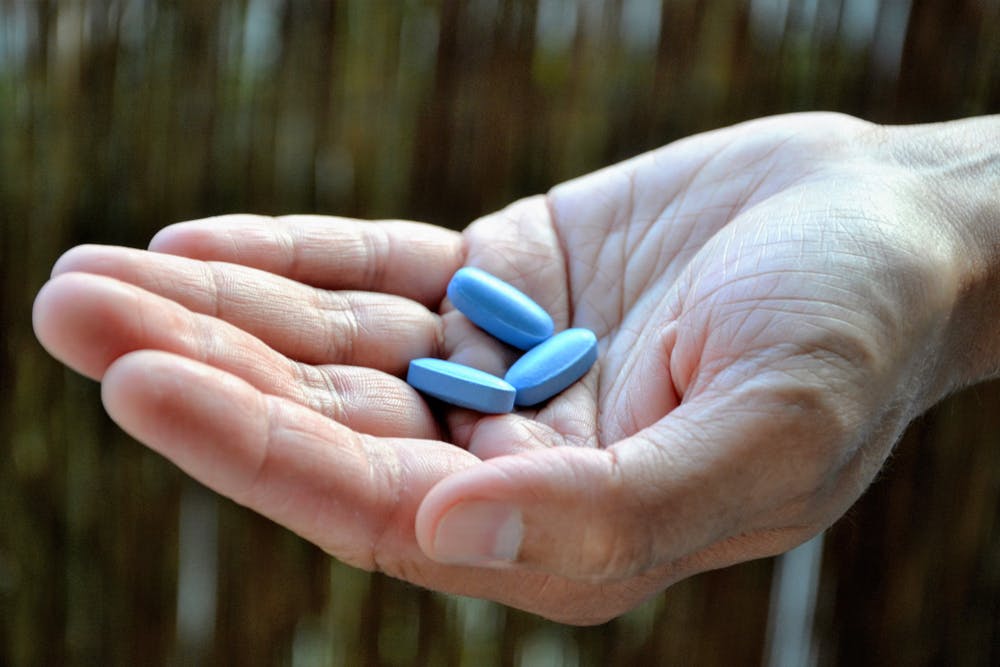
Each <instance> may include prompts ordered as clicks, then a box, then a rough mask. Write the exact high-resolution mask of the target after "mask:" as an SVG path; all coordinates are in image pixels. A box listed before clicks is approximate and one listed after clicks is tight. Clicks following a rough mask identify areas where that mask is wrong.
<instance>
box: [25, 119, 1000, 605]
mask: <svg viewBox="0 0 1000 667" xmlns="http://www.w3.org/2000/svg"><path fill="white" fill-rule="evenodd" d="M997 125H998V123H997V120H996V119H981V120H977V121H965V122H964V123H951V124H946V125H939V126H916V127H911V128H884V127H879V126H875V125H872V124H869V123H866V122H863V121H860V120H857V119H853V118H850V117H847V116H840V115H836V114H798V115H791V116H781V117H774V118H768V119H763V120H759V121H754V122H751V123H745V124H742V125H738V126H734V127H731V128H727V129H723V130H719V131H716V132H711V133H707V134H703V135H698V136H694V137H691V138H688V139H685V140H683V141H679V142H676V143H674V144H671V145H669V146H667V147H664V148H662V149H659V150H657V151H654V152H652V153H648V154H645V155H642V156H639V157H637V158H635V159H633V160H630V161H627V162H625V163H622V164H619V165H615V166H613V167H609V168H607V169H604V170H602V171H599V172H596V173H594V174H591V175H588V176H585V177H583V178H580V179H577V180H575V181H571V182H569V183H566V184H563V185H560V186H558V187H556V188H555V189H554V190H552V192H550V193H549V194H548V195H547V196H538V197H533V198H529V199H526V200H523V201H520V202H517V203H515V204H513V205H511V206H510V207H508V208H507V209H505V210H503V211H500V212H498V213H496V214H493V215H489V216H487V217H484V218H482V219H480V220H478V221H476V222H475V223H474V224H472V225H471V226H470V227H469V228H468V229H467V230H466V231H465V232H464V233H463V234H461V235H460V234H457V233H454V232H449V231H446V230H441V229H437V228H433V227H429V226H425V225H420V224H419V223H409V222H400V221H393V222H378V223H365V222H360V221H352V220H346V219H334V218H320V217H308V216H291V217H285V218H276V219H269V218H261V217H256V216H245V215H239V216H225V217H222V218H216V219H210V220H203V221H195V222H187V223H180V224H178V225H174V226H171V227H168V228H166V229H165V230H163V231H162V232H161V233H160V234H158V235H157V236H156V237H155V238H154V239H153V241H152V242H151V244H150V251H151V252H147V251H140V250H133V249H126V248H113V247H102V246H82V247H80V248H75V249H73V250H71V251H69V252H68V253H67V254H66V255H64V256H63V257H62V258H61V259H60V260H59V262H58V263H57V264H56V266H55V268H54V269H53V278H52V280H51V281H50V282H49V283H48V284H46V286H45V287H44V288H43V289H42V291H41V292H40V294H39V296H38V298H37V301H36V304H35V312H34V322H35V329H36V332H37V335H38V337H39V339H40V340H41V342H42V343H43V344H44V345H45V346H46V348H47V349H48V350H49V351H50V352H51V353H52V354H53V355H54V356H55V357H56V358H58V359H60V360H61V361H63V362H64V363H66V364H67V365H69V366H70V367H72V368H74V369H76V370H78V371H79V372H81V373H83V374H85V375H87V376H89V377H92V378H94V379H96V380H100V381H102V383H103V390H102V395H103V399H104V403H105V406H106V408H107V410H108V412H109V414H110V415H111V416H112V417H113V418H114V419H115V420H116V421H117V422H118V423H119V424H120V425H121V426H122V427H123V428H124V429H125V430H126V431H128V432H129V433H131V434H132V435H134V436H135V437H136V438H138V439H139V440H141V441H142V442H144V443H146V444H147V445H149V446H150V447H152V448H153V449H155V450H157V451H159V452H161V453H162V454H163V455H164V456H166V457H167V458H169V459H171V460H172V461H174V462H175V463H176V464H177V465H178V466H180V467H181V468H182V469H184V470H185V471H187V472H188V473H189V474H191V475H192V476H193V477H195V478H197V479H198V480H200V481H202V482H203V483H205V484H206V485H208V486H210V487H212V488H214V489H216V490H217V491H219V492H220V493H222V494H224V495H226V496H229V497H231V498H233V499H234V500H236V501H237V502H240V503H242V504H245V505H247V506H249V507H251V508H253V509H255V510H257V511H258V512H260V513H262V514H264V515H266V516H268V517H270V518H272V519H274V520H275V521H278V522H280V523H282V524H284V525H285V526H287V527H288V528H290V529H291V530H294V531H296V532H297V533H299V534H300V535H302V536H304V537H305V538H306V539H309V540H311V541H313V542H315V543H316V544H318V545H320V546H321V547H322V548H324V549H325V550H326V551H328V552H329V553H330V554H331V555H333V556H335V557H337V558H339V559H342V560H344V561H346V562H348V563H351V564H353V565H356V566H358V567H363V568H367V569H378V570H381V571H383V572H386V573H388V574H390V575H392V576H396V577H400V578H402V579H406V580H409V581H412V582H414V583H416V584H419V585H422V586H427V587H430V588H434V589H437V590H442V591H448V592H454V593H461V594H463V595H472V596H477V597H484V598H489V599H493V600H498V601H500V602H503V603H505V604H509V605H512V606H515V607H518V608H522V609H527V610H529V611H532V612H535V613H537V614H541V615H543V616H546V617H549V618H552V619H556V620H560V621H564V622H570V623H581V624H584V623H597V622H601V621H604V620H607V619H609V618H612V617H614V616H617V615H618V614H621V613H623V612H624V611H627V610H628V609H630V608H632V607H634V606H635V605H636V604H638V603H639V602H641V601H642V600H643V599H645V598H646V597H648V596H649V595H652V594H654V593H656V592H658V591H660V590H662V589H663V588H665V587H667V586H669V585H670V584H672V583H674V582H676V581H678V580H680V579H682V578H684V577H687V576H690V575H692V574H695V573H697V572H701V571H705V570H709V569H713V568H719V567H723V566H726V565H729V564H732V563H736V562H740V561H744V560H748V559H752V558H757V557H761V556H766V555H771V554H776V553H780V552H782V551H785V550H787V549H789V548H792V547H794V546H795V545H797V544H799V543H801V542H803V541H804V540H806V539H808V538H809V537H811V536H812V535H815V534H816V533H818V532H819V531H821V530H823V529H824V528H825V527H826V526H828V525H829V524H830V523H832V522H833V521H835V520H836V519H837V518H838V517H839V516H841V515H842V514H843V512H845V511H846V510H847V508H848V507H849V506H850V505H851V504H852V503H853V502H854V501H855V500H856V499H857V498H858V496H859V495H860V494H861V493H862V492H863V490H864V489H865V488H866V487H867V486H868V484H869V483H870V482H871V480H872V478H873V477H874V475H875V474H876V473H877V471H878V470H879V468H880V467H881V465H882V463H883V461H884V460H885V458H886V457H887V456H888V454H889V452H890V450H891V448H892V446H893V444H894V443H895V441H896V440H897V438H898V437H899V435H900V434H901V432H902V430H903V429H904V428H905V426H906V425H907V424H908V423H909V422H910V421H911V420H912V419H913V418H914V417H915V416H917V415H918V414H919V413H921V412H922V411H924V410H925V409H926V408H927V407H929V406H930V405H932V404H933V403H934V402H936V401H938V400H940V398H942V397H943V396H944V395H945V394H946V393H947V392H949V391H952V390H954V389H955V388H957V387H959V386H962V385H964V384H968V383H970V382H974V381H977V380H979V379H983V378H985V377H987V376H989V375H991V374H992V373H995V371H996V369H997V368H998V365H1000V364H998V362H997V359H998V357H1000V354H998V353H997V348H998V343H997V342H996V336H995V333H993V334H990V333H989V332H987V333H981V332H980V331H981V329H982V328H981V327H979V328H976V327H970V323H975V322H977V321H981V320H982V318H983V313H984V312H990V311H989V310H984V309H986V308H989V307H990V304H993V305H994V306H995V305H996V304H997V299H998V297H997V292H998V288H997V274H998V268H997V267H998V265H1000V262H998V261H997V256H998V254H1000V253H998V252H997V249H998V248H1000V241H998V237H1000V229H998V228H1000V216H998V215H997V206H996V202H995V198H992V197H991V195H989V193H990V192H996V191H997V185H998V183H1000V158H998V156H997V154H996V150H995V149H990V148H986V147H984V146H996V145H997V144H998V142H997V141H996V140H995V137H997V135H998V129H997ZM984 137H989V138H990V140H984ZM942 186H947V187H942ZM949 188H953V190H952V192H958V193H959V194H960V195H961V196H960V197H953V196H952V195H951V194H950V192H949ZM953 198H957V199H958V200H960V201H959V203H957V204H953V203H951V199H953ZM465 265H470V266H478V267H480V268H483V269H485V270H487V271H490V272H491V273H494V274H496V275H498V276H500V277H502V278H504V279H505V280H508V281H509V282H511V283H513V284H514V285H516V286H517V287H518V288H520V289H522V290H523V291H524V292H526V293H527V294H529V295H531V296H532V297H533V298H534V299H535V300H537V301H538V302H539V303H540V304H541V305H542V306H543V307H545V308H546V309H547V310H548V311H549V312H550V313H551V314H552V315H553V318H554V319H555V322H556V327H557V329H562V328H566V327H569V326H582V327H588V328H590V329H593V330H594V331H595V332H596V333H597V335H598V338H599V340H600V356H599V360H598V363H597V364H596V365H595V367H594V368H593V369H592V370H591V371H590V373H589V374H588V375H587V376H586V377H585V378H584V379H583V380H581V381H580V382H578V383H577V384H576V385H574V386H573V387H571V388H570V389H568V390H567V391H565V392H564V393H563V394H561V395H560V396H558V397H556V398H554V399H553V400H551V401H550V402H549V403H547V404H546V405H544V406H543V407H542V408H540V409H538V410H521V411H518V412H516V413H513V414H510V415H503V416H486V417H484V416H481V415H478V414H475V413H472V412H469V411H465V410H446V409H444V408H443V407H442V406H437V405H436V406H428V405H427V404H426V403H425V402H424V400H423V399H422V398H421V397H420V396H419V395H418V394H416V393H415V392H414V391H413V390H412V389H411V388H410V387H408V386H407V385H406V384H405V382H403V381H402V380H401V379H400V377H401V376H402V375H403V374H404V373H405V368H406V364H407V363H408V361H409V359H411V358H414V357H417V356H428V355H436V356H442V357H445V358H450V359H453V360H456V361H460V362H463V363H467V364H470V365H473V366H476V367H479V368H482V369H484V370H488V371H491V372H495V373H499V374H502V373H503V372H504V370H505V369H506V367H507V366H509V365H510V363H511V362H512V361H513V360H514V359H515V358H516V354H515V353H514V352H513V351H512V350H510V349H509V348H506V347H504V346H503V345H501V344H500V343H497V342H496V341H494V340H492V339H491V338H490V337H489V336H487V335H486V334H484V333H482V332H480V331H479V330H477V329H476V328H475V327H473V326H472V325H471V324H469V323H468V322H467V321H466V320H465V319H464V317H463V316H462V315H461V314H460V313H457V312H455V311H453V310H452V309H451V308H450V305H449V304H448V303H447V301H446V300H445V288H446V285H447V282H448V279H449V278H450V277H451V275H452V274H453V273H454V271H455V270H457V269H458V268H460V267H461V266H465ZM994 312H995V311H994ZM977 318H978V319H977ZM970 329H972V330H973V331H972V332H971V333H970ZM957 349H961V352H957V353H956V352H955V350H957Z"/></svg>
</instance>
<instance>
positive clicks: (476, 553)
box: [434, 500, 524, 565]
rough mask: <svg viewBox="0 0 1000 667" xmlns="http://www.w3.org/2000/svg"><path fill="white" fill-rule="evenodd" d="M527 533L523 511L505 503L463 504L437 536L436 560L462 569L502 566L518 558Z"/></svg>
mask: <svg viewBox="0 0 1000 667" xmlns="http://www.w3.org/2000/svg"><path fill="white" fill-rule="evenodd" d="M523 532H524V529H523V523H522V521H521V510H519V509H517V508H515V507H511V506H510V505H506V504H503V503H497V502H492V501H488V500H474V501H469V502H465V503H459V504H458V505H456V506H455V507H453V508H452V509H450V510H448V512H447V513H446V514H445V515H444V517H442V518H441V520H440V521H439V522H438V526H437V531H436V532H435V533H434V559H435V560H438V561H441V562H445V563H454V564H461V565H502V564H504V563H511V562H513V561H514V560H515V559H516V558H517V551H518V549H519V548H520V547H521V536H522V534H523Z"/></svg>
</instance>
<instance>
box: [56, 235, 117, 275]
mask: <svg viewBox="0 0 1000 667" xmlns="http://www.w3.org/2000/svg"><path fill="white" fill-rule="evenodd" d="M105 248H106V246H101V245H96V244H90V243H86V244H83V245H78V246H75V247H73V248H70V249H69V250H67V251H66V252H64V253H63V254H62V255H61V256H60V257H59V259H57V260H56V262H55V264H53V265H52V271H51V273H50V274H49V277H50V278H55V277H57V276H60V275H62V274H64V273H72V272H78V271H87V270H88V268H90V269H92V268H93V267H94V264H95V263H100V261H101V259H102V257H103V254H104V249H105Z"/></svg>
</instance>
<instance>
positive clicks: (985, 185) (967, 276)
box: [890, 116, 1000, 398]
mask: <svg viewBox="0 0 1000 667" xmlns="http://www.w3.org/2000/svg"><path fill="white" fill-rule="evenodd" d="M890 132H891V133H893V134H895V135H896V136H897V137H898V139H899V143H898V144H897V147H901V150H900V149H899V148H897V149H895V150H894V151H893V152H894V154H895V155H894V156H895V157H896V159H897V160H899V162H901V163H902V164H903V165H904V166H906V167H907V168H909V169H912V170H913V171H914V172H915V173H916V174H917V178H918V179H919V189H920V191H921V192H922V193H923V194H924V195H925V196H926V197H927V198H928V204H929V210H930V211H931V216H930V217H931V221H930V222H931V224H936V225H940V226H941V228H942V231H943V232H944V233H945V234H946V235H948V237H949V238H950V239H951V240H952V244H951V245H952V248H953V251H952V252H949V253H948V254H947V256H948V257H949V260H948V261H949V263H950V266H947V267H943V269H942V270H943V271H945V272H947V273H948V274H949V275H950V276H951V277H953V279H954V280H955V286H956V290H955V292H954V295H953V303H952V304H951V308H950V313H949V314H948V322H947V325H946V327H945V330H944V335H943V337H942V345H941V349H940V353H939V355H938V366H939V368H940V373H939V374H940V375H941V381H940V383H939V384H940V386H941V390H942V391H941V392H940V393H941V396H938V398H940V397H942V396H943V395H944V394H946V393H949V392H951V391H954V390H956V389H959V388H961V387H964V386H967V385H970V384H974V383H976V382H980V381H983V380H986V379H990V378H992V377H996V376H998V375H1000V116H985V117H981V118H970V119H966V120H960V121H954V122H948V123H938V124H933V125H919V126H910V127H899V128H892V129H891V130H890Z"/></svg>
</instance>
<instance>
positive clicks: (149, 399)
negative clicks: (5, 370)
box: [102, 351, 475, 569]
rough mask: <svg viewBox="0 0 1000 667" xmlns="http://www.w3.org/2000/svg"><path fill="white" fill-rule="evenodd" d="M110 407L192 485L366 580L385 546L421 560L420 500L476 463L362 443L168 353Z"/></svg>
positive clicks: (393, 443)
mask: <svg viewBox="0 0 1000 667" xmlns="http://www.w3.org/2000/svg"><path fill="white" fill-rule="evenodd" d="M102 398H103V401H104V405H105V407H106V409H107V411H108V413H109V414H110V415H111V417H112V418H113V419H114V420H115V421H116V422H117V423H118V424H119V425H121V427H122V428H124V429H125V430H126V431H127V432H128V433H130V434H131V435H133V436H134V437H135V438H137V439H138V440H140V441H142V442H144V443H145V444H147V445H148V446H149V447H151V448H152V449H154V450H156V451H157V452H159V453H160V454H162V455H163V456H165V457H167V458H168V459H170V460H171V461H173V462H174V463H175V464H176V465H177V466H178V467H180V468H181V469H182V470H184V471H185V472H187V473H188V474H190V475H191V476H192V477H194V478H195V479H197V480H199V481H200V482H202V483H203V484H205V485H207V486H209V487H210V488H212V489H215V490H216V491H218V492H219V493H221V494H223V495H225V496H228V497H229V498H232V499H233V500H235V501H236V502H238V503H240V504H243V505H246V506H247V507H250V508H252V509H254V510H256V511H258V512H260V513H261V514H263V515H265V516H267V517H270V518H271V519H273V520H275V521H277V522H279V523H281V524H283V525H285V526H287V527H288V528H290V529H292V530H294V531H295V532H297V533H298V534H300V535H302V536H303V537H305V538H306V539H309V540H311V541H313V542H315V543H316V544H318V545H320V546H321V547H323V548H324V549H326V550H327V551H328V552H330V553H331V554H333V555H335V556H337V557H338V558H341V559H343V560H345V561H347V562H348V563H351V564H353V565H357V566H360V567H364V568H367V569H373V568H374V567H375V566H376V565H377V557H376V550H377V549H378V548H379V547H380V546H383V547H385V548H387V549H393V550H395V551H396V552H397V553H400V552H401V553H402V554H403V555H405V553H406V551H407V550H408V551H409V552H412V554H413V555H417V554H418V553H419V552H418V550H417V549H416V547H415V544H414V541H413V538H412V517H413V513H414V512H415V510H416V505H417V502H418V499H419V498H420V497H421V496H422V495H423V493H424V492H425V491H426V488H427V487H428V486H429V485H430V484H431V483H433V481H435V480H436V479H439V478H441V477H442V476H444V475H447V474H448V473H450V472H453V471H456V470H459V469H461V468H462V467H464V466H467V465H471V464H473V463H474V462H475V458H474V457H473V456H471V455H469V454H467V453H466V452H465V451H463V450H461V449H458V448H456V447H451V446H447V445H445V444H444V443H435V442H431V441H415V440H405V439H403V440H394V439H375V438H371V437H369V436H365V435H362V434H359V433H357V432H354V431H352V430H351V429H348V428H346V427H344V426H342V425H339V424H337V423H335V422H333V421H331V420H328V419H325V418H323V417H322V416H320V415H319V414H317V413H315V412H312V411H310V410H308V409H306V408H304V407H302V406H300V405H298V404H296V403H293V402H290V401H287V400H285V399H282V398H280V397H274V396H269V395H267V394H263V393H261V392H260V391H258V390H257V389H255V388H254V387H252V386H251V385H249V384H247V383H246V382H244V381H243V380H241V379H239V378H237V377H235V376H233V375H230V374H228V373H225V372H223V371H220V370H219V369H217V368H214V367H211V366H206V365H204V364H201V363H198V362H195V361H192V360H190V359H186V358H184V357H179V356H176V355H172V354H167V353H163V352H154V351H140V352H135V353H132V354H128V355H126V356H124V357H121V358H120V359H118V360H117V361H116V362H115V363H114V364H113V365H112V366H111V367H110V368H109V369H108V371H107V373H106V374H105V377H104V381H103V385H102Z"/></svg>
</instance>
